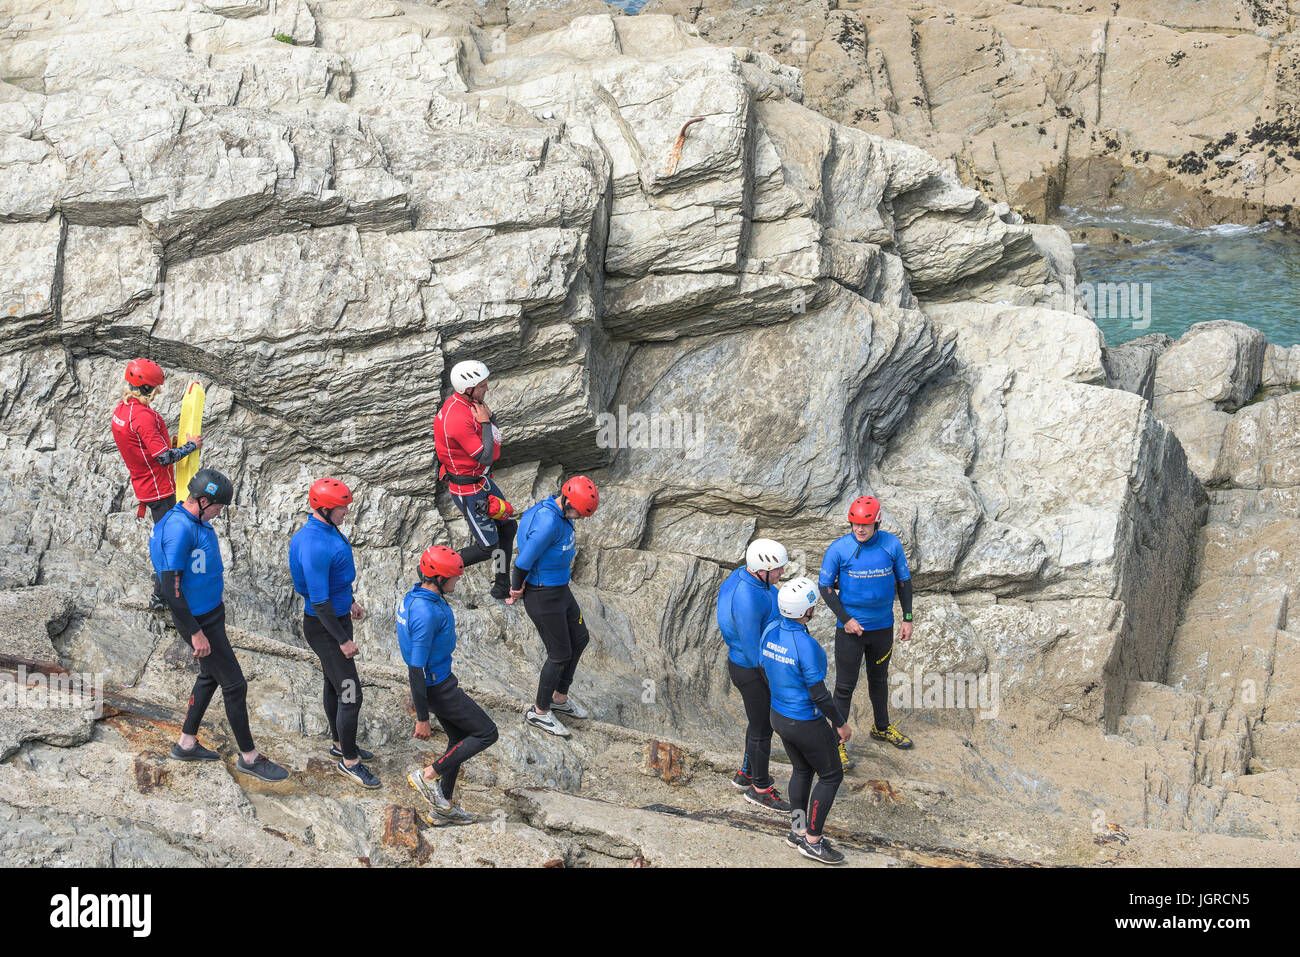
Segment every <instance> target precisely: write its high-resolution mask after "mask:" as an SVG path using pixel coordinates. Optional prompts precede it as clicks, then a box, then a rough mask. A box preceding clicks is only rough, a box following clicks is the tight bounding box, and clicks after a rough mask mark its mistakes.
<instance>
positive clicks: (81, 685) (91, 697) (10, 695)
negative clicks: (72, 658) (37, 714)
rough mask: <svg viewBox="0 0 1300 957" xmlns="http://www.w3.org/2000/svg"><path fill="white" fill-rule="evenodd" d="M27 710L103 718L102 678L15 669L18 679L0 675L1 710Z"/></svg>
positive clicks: (100, 676)
mask: <svg viewBox="0 0 1300 957" xmlns="http://www.w3.org/2000/svg"><path fill="white" fill-rule="evenodd" d="M11 708H12V709H17V708H30V709H33V710H36V711H87V712H90V713H92V714H94V716H95V717H96V718H102V717H103V716H104V676H103V675H102V674H98V673H96V674H89V673H87V674H73V673H70V672H65V673H62V674H53V675H47V674H45V673H44V672H41V671H33V672H29V671H28V670H27V667H26V665H19V666H18V673H17V678H16V679H15V678H14V676H12V675H8V674H0V710H6V709H11Z"/></svg>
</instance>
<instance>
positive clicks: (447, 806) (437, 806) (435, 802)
mask: <svg viewBox="0 0 1300 957" xmlns="http://www.w3.org/2000/svg"><path fill="white" fill-rule="evenodd" d="M406 783H407V784H409V785H410V786H411V787H413V788H415V793H417V794H418V795H420V797H422V798H424V799H425V800H426V801H427V802H429V806H430V807H431V808H433V809H434V810H435V811H437V812H438V813H439V814H440V815H443V816H445V815H446V814H447V812H448V811H450V810H451V802H450V801H448V800H447V799H446V798H445V797H443V794H442V781H440V780H439V779H438V778H434V779H433V780H432V781H427V780H425V777H424V772H423V771H421V770H419V769H416V770H414V771H412V772H411V773H410V774H408V775H407V776H406Z"/></svg>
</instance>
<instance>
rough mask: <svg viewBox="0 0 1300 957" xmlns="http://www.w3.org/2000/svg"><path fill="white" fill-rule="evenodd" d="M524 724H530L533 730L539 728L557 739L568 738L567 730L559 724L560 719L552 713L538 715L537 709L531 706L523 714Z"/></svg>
mask: <svg viewBox="0 0 1300 957" xmlns="http://www.w3.org/2000/svg"><path fill="white" fill-rule="evenodd" d="M524 722H525V723H527V724H531V725H532V726H533V727H534V728H541V729H542V730H543V731H545V732H546V733H547V734H553V735H555V736H556V737H558V738H567V737H569V729H568V728H566V727H565V726H564V725H562V724H560V719H559V718H557V717H556V716H555V713H554V712H553V711H552V712H550V713H548V714H538V712H537V707H536V706H535V705H534V706H531V707H529V709H528V710H527V711H525V712H524Z"/></svg>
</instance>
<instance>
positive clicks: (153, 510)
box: [146, 495, 176, 601]
mask: <svg viewBox="0 0 1300 957" xmlns="http://www.w3.org/2000/svg"><path fill="white" fill-rule="evenodd" d="M146 504H147V505H148V506H149V517H150V518H152V519H153V523H154V524H155V525H157V524H158V523H159V522H160V521H162V517H163V516H164V515H166V514H167V513H168V512H170V511H171V510H172V507H173V506H174V505H175V504H176V496H175V495H168V496H167V497H166V498H160V499H158V500H157V501H156V502H147V503H146ZM153 597H154V599H155V600H157V601H162V600H163V593H162V580H161V579H159V578H158V576H157V575H154V576H153Z"/></svg>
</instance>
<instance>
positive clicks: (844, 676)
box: [817, 495, 912, 771]
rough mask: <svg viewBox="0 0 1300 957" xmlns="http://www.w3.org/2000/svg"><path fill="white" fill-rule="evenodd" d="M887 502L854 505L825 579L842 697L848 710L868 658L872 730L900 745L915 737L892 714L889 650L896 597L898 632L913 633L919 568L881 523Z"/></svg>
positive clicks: (828, 558)
mask: <svg viewBox="0 0 1300 957" xmlns="http://www.w3.org/2000/svg"><path fill="white" fill-rule="evenodd" d="M879 521H880V502H879V501H877V500H876V499H875V498H873V497H871V496H870V495H864V496H862V497H860V498H857V499H854V501H853V504H852V505H850V506H849V522H850V524H851V525H852V527H853V530H852V531H851V532H849V534H847V535H845V536H843V537H842V538H838V539H836V540H835V541H834V542H832V543H831V547H830V548H828V549H826V555H825V557H824V558H823V559H822V570H821V575H820V577H819V578H818V582H817V583H818V585H819V586H820V588H821V596H822V599H823V600H824V601H825V602H826V605H827V607H829V608H830V610H831V611H832V612H834V613H835V618H836V620H837V621H838V623H839V627H838V628H836V630H835V703H836V704H837V705H838V706H839V708H840V710H841V711H843V712H844V714H845V715H846V716H847V715H848V714H849V713H850V704H851V702H852V700H853V689H854V688H856V687H857V686H858V672H859V671H860V670H861V669H862V665H863V662H864V660H865V662H866V668H867V692H868V694H869V696H870V698H871V710H872V711H873V712H874V718H875V722H874V724H873V726H872V728H871V737H873V738H875V739H876V740H878V741H888V742H889V743H890V744H892V745H893V746H894V747H896V748H910V747H911V746H912V739H911V738H909V737H908V736H907V735H905V734H903V732H902V731H900V730H899V729H898V725H896V724H892V723H891V722H890V720H889V658H890V656H891V655H892V653H893V648H894V597H895V595H897V596H898V601H899V604H900V605H901V606H902V609H903V624H902V627H901V628H900V629H899V638H900V639H901V640H903V641H909V640H910V639H911V637H912V573H911V572H910V571H908V568H907V556H906V555H904V554H903V543H902V542H900V541H899V540H898V537H897V536H896V535H891V534H890V533H889V532H886V531H881V530H880V525H879ZM840 762H841V764H842V766H843V768H844V770H845V771H848V770H849V769H851V768H852V767H853V761H852V759H851V758H850V757H849V753H848V749H847V748H845V747H841V748H840Z"/></svg>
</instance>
